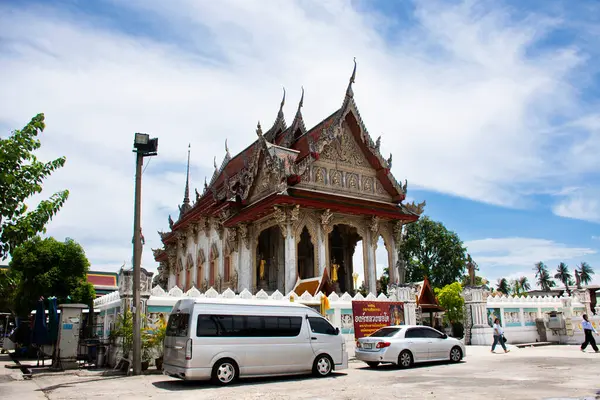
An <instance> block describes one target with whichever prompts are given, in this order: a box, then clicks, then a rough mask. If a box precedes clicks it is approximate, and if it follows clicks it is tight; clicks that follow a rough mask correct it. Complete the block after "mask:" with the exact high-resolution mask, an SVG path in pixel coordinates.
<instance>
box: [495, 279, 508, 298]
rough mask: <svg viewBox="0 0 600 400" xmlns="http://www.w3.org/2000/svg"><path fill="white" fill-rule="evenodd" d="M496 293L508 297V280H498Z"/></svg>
mask: <svg viewBox="0 0 600 400" xmlns="http://www.w3.org/2000/svg"><path fill="white" fill-rule="evenodd" d="M496 291H498V292H500V293H502V294H504V295H508V293H510V285H509V284H508V280H506V278H502V279H498V284H497V285H496Z"/></svg>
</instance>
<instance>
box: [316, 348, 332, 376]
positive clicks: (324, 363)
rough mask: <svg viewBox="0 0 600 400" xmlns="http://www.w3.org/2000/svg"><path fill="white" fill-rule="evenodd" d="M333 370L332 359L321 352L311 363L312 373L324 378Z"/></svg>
mask: <svg viewBox="0 0 600 400" xmlns="http://www.w3.org/2000/svg"><path fill="white" fill-rule="evenodd" d="M332 371H333V361H331V357H329V356H328V355H327V354H321V355H320V356H318V357H317V358H315V362H314V364H313V374H315V375H316V376H318V377H321V378H324V377H326V376H329V375H330V374H331V372H332Z"/></svg>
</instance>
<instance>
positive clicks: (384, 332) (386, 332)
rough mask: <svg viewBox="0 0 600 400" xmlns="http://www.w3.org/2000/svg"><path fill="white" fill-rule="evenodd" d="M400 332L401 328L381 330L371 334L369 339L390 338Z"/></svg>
mask: <svg viewBox="0 0 600 400" xmlns="http://www.w3.org/2000/svg"><path fill="white" fill-rule="evenodd" d="M401 330H402V328H381V329H380V330H378V331H375V332H373V334H372V335H371V336H370V337H392V336H395V335H396V333H398V332H400V331H401Z"/></svg>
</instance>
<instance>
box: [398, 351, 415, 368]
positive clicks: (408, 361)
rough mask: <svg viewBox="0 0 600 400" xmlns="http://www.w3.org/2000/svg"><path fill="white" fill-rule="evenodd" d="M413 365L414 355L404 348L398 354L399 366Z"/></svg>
mask: <svg viewBox="0 0 600 400" xmlns="http://www.w3.org/2000/svg"><path fill="white" fill-rule="evenodd" d="M412 365H413V356H412V354H411V352H410V351H408V350H404V351H403V352H402V353H400V355H399V356H398V366H399V367H400V368H408V367H410V366H412Z"/></svg>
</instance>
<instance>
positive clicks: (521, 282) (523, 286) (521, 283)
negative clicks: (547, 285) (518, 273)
mask: <svg viewBox="0 0 600 400" xmlns="http://www.w3.org/2000/svg"><path fill="white" fill-rule="evenodd" d="M519 286H521V289H523V292H527V291H528V290H531V285H530V284H529V280H528V279H527V277H526V276H522V277H520V278H519Z"/></svg>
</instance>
